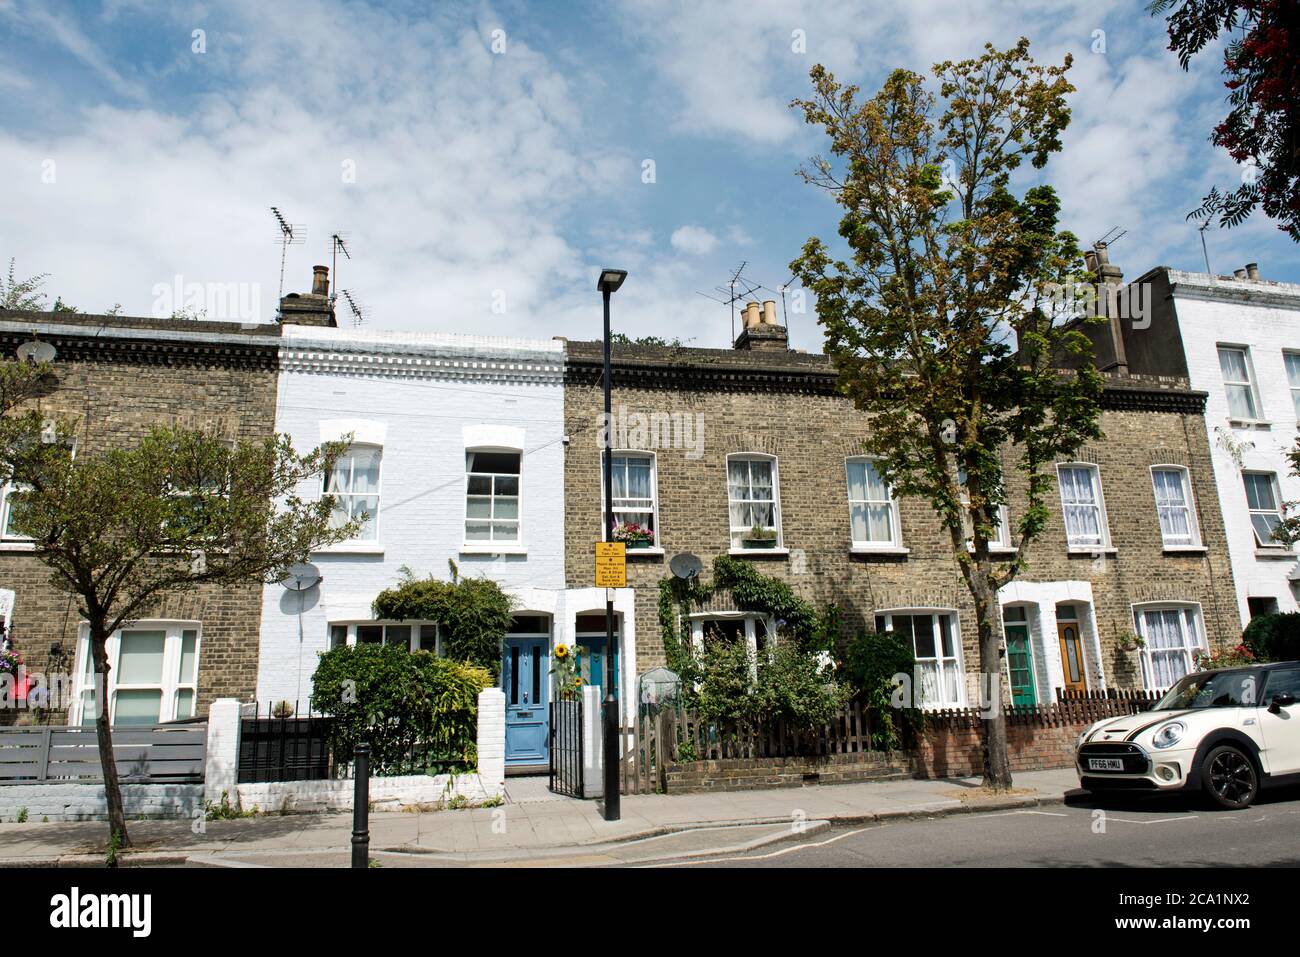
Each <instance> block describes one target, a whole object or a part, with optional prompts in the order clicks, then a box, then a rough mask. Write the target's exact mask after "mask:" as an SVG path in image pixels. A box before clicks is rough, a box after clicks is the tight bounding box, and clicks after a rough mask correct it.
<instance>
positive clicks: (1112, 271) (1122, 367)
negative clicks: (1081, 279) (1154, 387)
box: [1084, 242, 1128, 375]
mask: <svg viewBox="0 0 1300 957" xmlns="http://www.w3.org/2000/svg"><path fill="white" fill-rule="evenodd" d="M1084 255H1085V260H1086V261H1087V263H1088V265H1089V266H1090V267H1092V269H1093V271H1094V272H1096V273H1097V279H1098V282H1097V314H1098V315H1099V316H1105V317H1106V318H1107V319H1108V320H1109V322H1108V326H1109V329H1108V332H1109V338H1110V343H1109V345H1110V348H1109V349H1108V350H1106V351H1107V352H1109V355H1108V356H1106V357H1105V360H1108V361H1099V363H1098V364H1099V366H1100V367H1101V369H1102V370H1103V371H1114V372H1117V373H1119V374H1120V375H1128V352H1127V350H1126V349H1125V347H1124V327H1123V325H1122V323H1121V320H1122V319H1123V317H1122V316H1121V315H1120V313H1121V312H1122V310H1121V309H1120V299H1119V292H1120V289H1121V288H1123V285H1124V270H1122V269H1120V268H1119V266H1117V265H1115V264H1114V263H1112V262H1111V261H1110V247H1108V246H1107V245H1106V244H1105V243H1103V242H1097V243H1093V245H1092V255H1091V256H1088V255H1087V254H1086V253H1085V254H1084ZM1098 359H1099V360H1102V359H1103V357H1102V356H1101V355H1098Z"/></svg>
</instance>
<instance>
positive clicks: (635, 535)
mask: <svg viewBox="0 0 1300 957" xmlns="http://www.w3.org/2000/svg"><path fill="white" fill-rule="evenodd" d="M614 541H616V542H622V543H623V544H625V545H626V546H627V547H628V548H651V547H653V546H654V543H655V533H654V532H653V531H652V530H651V529H648V528H646V527H645V526H644V525H638V524H637V523H636V522H619V523H618V524H617V525H615V526H614Z"/></svg>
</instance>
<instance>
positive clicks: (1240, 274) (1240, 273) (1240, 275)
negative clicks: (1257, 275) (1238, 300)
mask: <svg viewBox="0 0 1300 957" xmlns="http://www.w3.org/2000/svg"><path fill="white" fill-rule="evenodd" d="M1232 275H1233V276H1234V277H1235V278H1237V279H1245V278H1246V270H1244V269H1234V270H1233V271H1232Z"/></svg>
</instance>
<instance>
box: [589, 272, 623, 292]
mask: <svg viewBox="0 0 1300 957" xmlns="http://www.w3.org/2000/svg"><path fill="white" fill-rule="evenodd" d="M626 278H627V270H626V269H602V270H601V271H600V278H599V279H597V280H596V288H597V289H598V290H599V291H600V292H603V293H611V292H617V291H618V287H619V286H621V285H623V280H624V279H626Z"/></svg>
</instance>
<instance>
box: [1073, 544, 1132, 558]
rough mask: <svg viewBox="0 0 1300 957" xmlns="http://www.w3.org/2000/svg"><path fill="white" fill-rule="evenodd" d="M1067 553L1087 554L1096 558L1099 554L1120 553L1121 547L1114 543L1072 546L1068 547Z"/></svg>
mask: <svg viewBox="0 0 1300 957" xmlns="http://www.w3.org/2000/svg"><path fill="white" fill-rule="evenodd" d="M1065 551H1066V554H1069V555H1087V556H1090V557H1093V558H1095V557H1096V556H1098V555H1118V554H1119V549H1118V548H1116V547H1115V546H1114V545H1105V546H1102V545H1093V546H1078V545H1075V546H1071V547H1069V548H1067V549H1066V550H1065Z"/></svg>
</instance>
